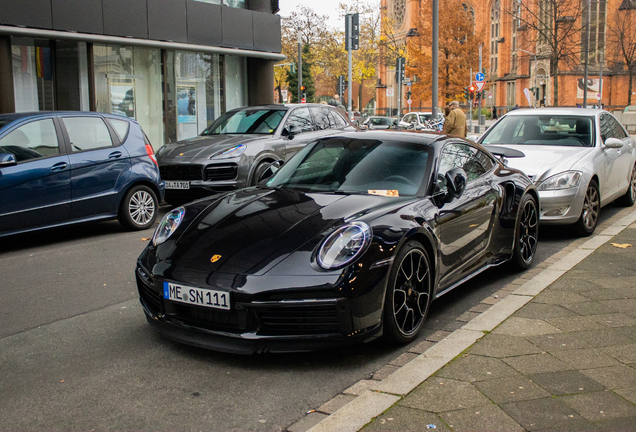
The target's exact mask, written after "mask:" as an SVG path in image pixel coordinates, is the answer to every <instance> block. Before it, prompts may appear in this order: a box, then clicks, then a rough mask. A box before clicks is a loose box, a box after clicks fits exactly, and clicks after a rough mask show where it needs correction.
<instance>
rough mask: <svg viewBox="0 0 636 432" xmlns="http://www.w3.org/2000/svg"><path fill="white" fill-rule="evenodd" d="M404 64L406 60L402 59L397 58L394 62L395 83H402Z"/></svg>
mask: <svg viewBox="0 0 636 432" xmlns="http://www.w3.org/2000/svg"><path fill="white" fill-rule="evenodd" d="M405 63H406V59H405V58H404V57H398V58H397V60H396V62H395V81H396V82H400V81H404V78H405V71H404V66H405Z"/></svg>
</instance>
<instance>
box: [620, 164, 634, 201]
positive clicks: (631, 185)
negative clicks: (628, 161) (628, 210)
mask: <svg viewBox="0 0 636 432" xmlns="http://www.w3.org/2000/svg"><path fill="white" fill-rule="evenodd" d="M616 202H617V203H618V204H619V205H622V206H625V207H631V206H633V205H634V203H635V202H636V165H634V166H633V167H632V175H631V177H630V178H629V187H628V188H627V192H625V195H623V196H622V197H620V198H619V199H617V200H616Z"/></svg>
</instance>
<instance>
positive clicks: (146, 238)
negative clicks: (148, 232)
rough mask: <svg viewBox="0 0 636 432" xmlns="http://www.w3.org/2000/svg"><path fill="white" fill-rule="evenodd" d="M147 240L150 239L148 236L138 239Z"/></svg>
mask: <svg viewBox="0 0 636 432" xmlns="http://www.w3.org/2000/svg"><path fill="white" fill-rule="evenodd" d="M148 240H150V237H142V238H141V240H139V241H148Z"/></svg>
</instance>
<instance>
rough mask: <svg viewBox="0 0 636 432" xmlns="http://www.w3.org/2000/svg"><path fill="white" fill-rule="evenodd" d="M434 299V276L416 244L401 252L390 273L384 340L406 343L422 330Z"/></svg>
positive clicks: (421, 248) (407, 246)
mask: <svg viewBox="0 0 636 432" xmlns="http://www.w3.org/2000/svg"><path fill="white" fill-rule="evenodd" d="M432 297H433V275H432V274H431V265H430V259H429V257H428V253H427V252H426V250H425V249H424V248H423V247H422V245H421V244H420V243H418V242H416V241H409V242H407V243H406V244H405V245H404V246H403V247H402V249H400V251H399V252H398V254H397V256H396V257H395V260H394V261H393V266H392V267H391V271H390V273H389V282H388V286H387V290H386V295H385V299H384V338H385V339H386V340H387V341H389V342H391V343H400V344H402V343H407V342H410V341H412V340H413V339H415V337H416V336H417V334H418V333H419V331H420V330H421V328H422V325H423V324H424V321H425V320H426V316H427V315H428V310H429V306H430V304H431V301H432Z"/></svg>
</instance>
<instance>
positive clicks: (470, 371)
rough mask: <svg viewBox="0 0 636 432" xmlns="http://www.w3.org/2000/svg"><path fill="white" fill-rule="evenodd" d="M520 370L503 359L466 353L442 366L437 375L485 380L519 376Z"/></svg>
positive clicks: (473, 380)
mask: <svg viewBox="0 0 636 432" xmlns="http://www.w3.org/2000/svg"><path fill="white" fill-rule="evenodd" d="M518 375H519V372H517V371H516V370H514V369H513V368H511V367H510V366H508V365H507V364H506V363H504V362H503V361H501V360H499V359H496V358H492V357H483V356H478V355H472V354H469V355H466V356H464V357H460V358H459V359H457V360H454V361H452V362H451V363H449V364H448V365H447V366H445V367H444V368H442V370H440V371H439V372H438V373H437V374H436V376H439V377H443V378H451V379H455V380H460V381H469V382H475V381H485V380H491V379H498V378H504V377H511V376H518Z"/></svg>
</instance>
